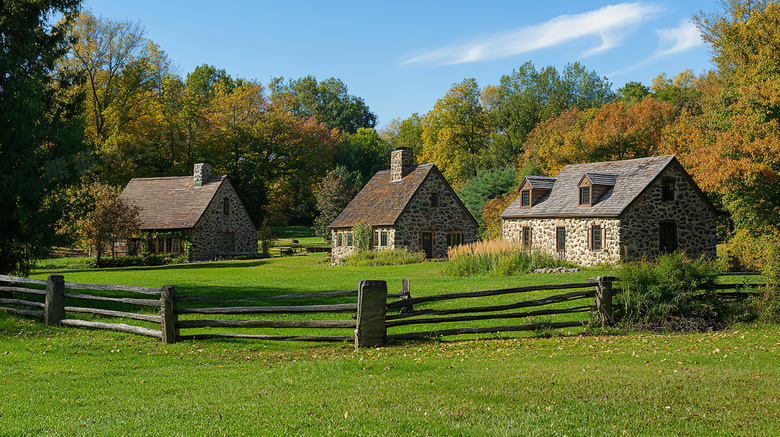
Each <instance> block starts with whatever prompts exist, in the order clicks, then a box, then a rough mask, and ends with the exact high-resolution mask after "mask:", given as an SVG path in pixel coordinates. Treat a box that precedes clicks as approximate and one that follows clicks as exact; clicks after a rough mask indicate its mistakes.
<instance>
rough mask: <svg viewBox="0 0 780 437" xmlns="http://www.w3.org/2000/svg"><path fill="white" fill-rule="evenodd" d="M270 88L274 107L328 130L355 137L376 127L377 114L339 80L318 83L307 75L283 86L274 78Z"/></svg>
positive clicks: (283, 83)
mask: <svg viewBox="0 0 780 437" xmlns="http://www.w3.org/2000/svg"><path fill="white" fill-rule="evenodd" d="M270 88H271V97H272V99H273V102H274V105H275V106H277V107H279V108H284V109H286V110H288V111H290V112H291V113H293V114H295V115H297V116H300V117H303V118H309V117H316V118H317V120H319V121H320V122H321V123H324V124H325V125H326V126H328V127H329V128H330V129H337V130H338V131H339V132H342V133H345V132H346V133H350V134H354V133H357V131H358V129H360V128H366V129H373V128H374V127H376V114H374V113H373V112H371V110H370V109H369V108H368V106H367V105H366V104H365V102H364V101H363V99H361V98H360V97H356V96H353V95H350V94H349V93H348V91H347V85H346V84H344V82H342V81H341V80H340V79H336V78H334V77H331V78H330V79H327V80H324V81H322V82H318V81H317V78H316V77H315V76H311V75H310V76H306V77H303V78H301V79H296V80H288V81H287V82H286V83H285V81H284V78H283V77H276V78H274V79H273V80H271V84H270Z"/></svg>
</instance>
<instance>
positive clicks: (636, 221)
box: [621, 166, 717, 261]
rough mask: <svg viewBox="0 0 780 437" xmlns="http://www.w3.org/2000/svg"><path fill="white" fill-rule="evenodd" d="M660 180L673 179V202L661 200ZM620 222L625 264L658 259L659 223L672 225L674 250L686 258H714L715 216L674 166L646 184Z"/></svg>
mask: <svg viewBox="0 0 780 437" xmlns="http://www.w3.org/2000/svg"><path fill="white" fill-rule="evenodd" d="M664 178H670V179H672V178H673V179H674V182H675V184H674V186H675V190H674V200H673V201H664V200H663V198H662V195H663V194H662V193H663V189H662V181H663V179H664ZM622 218H623V228H622V242H621V243H622V245H623V247H622V250H623V259H624V260H626V261H632V260H636V259H640V258H642V257H647V258H655V257H656V256H658V254H659V252H660V250H659V247H660V245H659V241H660V237H659V232H660V223H661V221H674V223H675V224H676V226H677V249H678V250H681V251H684V252H685V254H686V255H687V256H688V257H689V258H692V259H693V258H698V257H700V256H702V255H707V256H710V257H713V258H714V257H715V256H716V248H715V246H716V244H717V236H716V233H715V213H714V212H713V211H712V210H711V209H710V208H709V206H708V205H707V203H706V202H705V201H704V200H703V199H702V197H701V196H700V195H699V193H698V191H697V190H696V188H695V187H694V186H693V185H692V183H691V182H689V179H688V178H687V177H686V176H685V175H684V174H683V173H682V172H681V171H680V170H679V169H678V168H677V167H676V166H669V167H668V168H667V169H666V170H665V171H664V172H663V173H662V174H661V176H660V177H659V178H657V179H656V180H655V181H654V182H653V183H652V184H650V186H648V187H647V189H646V190H645V192H644V193H643V195H642V196H641V197H640V198H639V199H637V200H636V201H635V202H634V203H633V204H632V205H631V206H630V207H629V208H628V209H627V210H626V212H624V213H623V217H622Z"/></svg>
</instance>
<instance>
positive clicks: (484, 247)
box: [444, 240, 576, 276]
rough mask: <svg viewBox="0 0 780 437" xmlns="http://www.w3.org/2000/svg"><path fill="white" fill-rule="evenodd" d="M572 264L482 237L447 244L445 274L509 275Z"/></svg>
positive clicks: (509, 243) (505, 242)
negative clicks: (453, 244) (460, 243)
mask: <svg viewBox="0 0 780 437" xmlns="http://www.w3.org/2000/svg"><path fill="white" fill-rule="evenodd" d="M555 267H576V264H574V263H571V262H568V261H561V260H557V259H555V258H554V257H553V256H551V255H548V254H545V253H542V252H540V251H538V250H536V251H526V250H523V249H522V248H520V246H519V245H518V244H516V243H511V242H509V241H506V240H483V241H478V242H476V243H472V244H464V245H461V246H454V247H451V248H450V250H449V252H448V263H447V267H445V271H444V272H445V274H447V275H449V276H472V275H495V276H511V275H515V274H518V273H527V272H528V271H530V270H532V269H541V268H555Z"/></svg>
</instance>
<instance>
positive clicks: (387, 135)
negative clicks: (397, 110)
mask: <svg viewBox="0 0 780 437" xmlns="http://www.w3.org/2000/svg"><path fill="white" fill-rule="evenodd" d="M422 133H423V127H422V117H420V115H419V114H417V113H416V112H415V113H414V114H412V115H411V116H410V117H409V118H406V119H403V120H402V119H400V118H396V119H395V120H392V121H391V122H390V123H389V124H388V125H387V126H385V128H384V129H382V131H381V132H380V136H381V137H382V139H383V140H384V141H385V142H386V143H387V144H388V147H389V148H390V149H391V150H395V149H398V148H399V147H408V148H410V149H412V150H413V151H414V155H415V156H419V155H420V152H422V148H423V140H422Z"/></svg>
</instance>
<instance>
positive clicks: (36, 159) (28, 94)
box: [0, 0, 83, 275]
mask: <svg viewBox="0 0 780 437" xmlns="http://www.w3.org/2000/svg"><path fill="white" fill-rule="evenodd" d="M79 3H80V1H79V0H37V1H29V0H27V1H26V0H3V1H2V2H0V156H1V157H2V159H0V205H2V208H0V273H2V274H9V273H10V274H21V275H25V274H27V273H29V271H30V269H31V268H32V267H33V266H34V264H35V260H36V259H37V258H40V257H42V256H45V255H46V253H47V251H48V250H49V248H50V245H51V244H52V243H53V242H54V238H55V232H54V224H55V223H56V222H57V220H58V218H59V215H60V211H61V205H60V202H59V201H57V199H56V198H55V197H54V196H53V195H51V193H53V192H54V191H55V190H56V189H57V185H58V184H59V183H61V182H64V181H68V180H69V179H70V178H71V177H72V176H75V175H76V173H77V171H78V170H80V167H78V166H76V165H74V163H75V164H78V163H80V161H79V155H77V154H76V153H77V152H78V149H79V148H80V147H81V144H82V143H83V141H82V136H83V127H82V126H81V124H80V123H79V119H78V118H77V117H76V116H75V115H74V114H76V113H77V103H78V99H77V98H76V96H74V95H73V93H72V92H71V90H72V87H71V84H72V81H73V78H68V77H64V76H63V75H57V73H56V70H55V66H56V64H57V61H58V59H60V58H61V57H62V56H63V55H64V54H65V51H66V49H67V44H66V43H67V41H66V35H67V29H68V28H69V26H70V24H71V23H72V21H73V19H74V18H75V16H76V14H77V12H78V7H79ZM60 14H61V15H62V17H63V18H62V20H61V21H60V22H59V23H57V24H53V25H52V24H49V23H50V19H51V18H52V17H53V16H56V15H60Z"/></svg>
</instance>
